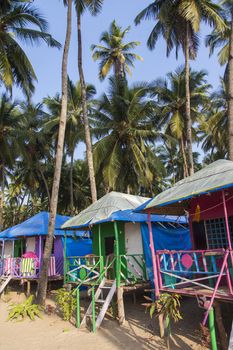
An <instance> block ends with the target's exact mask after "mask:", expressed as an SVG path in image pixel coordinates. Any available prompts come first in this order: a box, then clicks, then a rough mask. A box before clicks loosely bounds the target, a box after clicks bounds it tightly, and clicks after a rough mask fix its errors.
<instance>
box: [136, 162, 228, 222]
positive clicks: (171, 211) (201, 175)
mask: <svg viewBox="0 0 233 350" xmlns="http://www.w3.org/2000/svg"><path fill="white" fill-rule="evenodd" d="M232 186H233V162H232V161H230V160H224V159H220V160H217V161H216V162H213V163H211V164H210V165H207V166H205V167H204V168H203V169H201V170H199V171H197V172H196V173H195V174H194V175H192V176H189V177H187V178H185V179H183V180H181V181H179V182H177V183H176V184H175V185H174V186H173V187H171V188H169V189H167V190H166V191H164V192H162V193H160V194H159V195H157V196H155V197H154V198H153V199H151V200H149V201H148V202H147V203H145V204H143V205H141V206H139V207H138V208H137V210H136V211H148V210H150V211H151V212H152V213H156V214H167V215H184V213H185V210H187V209H188V207H189V202H190V200H191V198H193V197H195V196H199V195H202V194H206V193H210V192H215V191H219V190H221V189H224V188H229V187H232Z"/></svg>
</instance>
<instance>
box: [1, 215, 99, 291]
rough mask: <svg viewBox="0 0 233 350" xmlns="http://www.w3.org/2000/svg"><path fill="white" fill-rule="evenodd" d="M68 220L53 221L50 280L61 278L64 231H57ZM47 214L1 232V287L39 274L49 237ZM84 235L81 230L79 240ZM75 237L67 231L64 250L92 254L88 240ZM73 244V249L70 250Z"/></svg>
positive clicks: (61, 217) (36, 216) (58, 217)
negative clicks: (47, 237)
mask: <svg viewBox="0 0 233 350" xmlns="http://www.w3.org/2000/svg"><path fill="white" fill-rule="evenodd" d="M68 219H69V217H68V216H62V215H57V216H56V222H55V232H54V244H53V248H52V255H51V257H50V265H49V271H48V275H49V280H58V279H63V262H64V257H63V252H64V241H65V240H64V231H62V230H60V227H61V225H62V224H64V222H65V221H67V220H68ZM48 223H49V213H48V212H40V213H38V214H36V215H35V216H33V217H31V218H29V219H27V220H26V221H24V222H22V223H21V224H18V225H16V226H13V227H10V228H8V229H6V230H5V231H2V232H0V240H1V242H2V245H1V247H2V249H1V259H0V277H1V280H2V285H1V286H0V290H1V291H3V289H4V288H5V287H4V288H3V286H6V285H7V284H8V283H9V282H10V280H12V279H18V280H24V281H25V280H27V281H29V280H37V279H38V278H39V274H40V268H41V261H42V255H43V250H44V245H45V240H46V235H47V234H48ZM84 235H85V232H82V231H80V232H79V234H78V236H79V237H82V236H84ZM76 236H77V235H76ZM83 242H84V241H83V240H82V242H81V241H80V240H79V239H77V238H75V237H74V233H73V232H72V231H70V232H69V233H68V237H67V238H66V243H67V247H66V248H65V249H68V251H70V249H73V248H74V247H75V248H76V250H77V251H79V252H80V254H83V253H84V254H87V253H91V250H92V248H91V247H92V244H91V240H90V239H89V240H85V243H83ZM71 245H72V248H71Z"/></svg>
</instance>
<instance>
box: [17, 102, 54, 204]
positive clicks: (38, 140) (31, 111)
mask: <svg viewBox="0 0 233 350" xmlns="http://www.w3.org/2000/svg"><path fill="white" fill-rule="evenodd" d="M19 118H20V121H19V130H18V143H19V146H20V151H19V152H20V157H19V160H18V162H17V165H18V166H19V165H20V166H19V168H20V171H19V180H20V181H22V183H24V184H25V183H26V184H27V188H28V189H29V190H30V192H31V193H32V195H33V194H34V195H37V193H36V190H37V188H38V187H39V186H40V184H41V182H42V183H43V185H44V188H45V191H46V195H47V200H48V207H49V205H50V188H49V185H48V181H47V179H46V176H45V174H44V173H45V171H46V167H47V164H48V163H49V162H50V161H51V159H52V152H51V149H52V142H51V141H48V140H49V138H47V135H46V133H44V132H43V124H44V121H45V120H46V118H47V114H46V113H45V112H44V111H43V108H42V104H41V103H38V104H35V105H34V104H33V103H31V102H26V103H25V102H23V103H21V104H20V115H19ZM26 179H27V180H26ZM25 180H26V181H25ZM48 207H47V208H46V210H48Z"/></svg>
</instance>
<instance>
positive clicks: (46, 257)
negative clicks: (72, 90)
mask: <svg viewBox="0 0 233 350" xmlns="http://www.w3.org/2000/svg"><path fill="white" fill-rule="evenodd" d="M64 4H65V5H66V6H67V28H66V39H65V45H64V52H63V59H62V73H61V76H62V100H61V115H60V124H59V133H58V141H57V151H56V161H55V170H54V178H53V187H52V196H51V205H50V216H49V228H48V235H47V237H46V242H45V247H44V253H43V261H42V267H41V274H40V279H39V283H38V293H37V302H38V304H42V305H43V304H44V302H45V298H46V292H47V281H48V268H49V261H50V255H51V251H52V246H53V236H54V226H55V220H56V214H57V203H58V193H59V185H60V178H61V167H62V158H63V148H64V139H65V130H66V117H67V104H68V86H67V65H68V56H69V47H70V38H71V25H72V0H64Z"/></svg>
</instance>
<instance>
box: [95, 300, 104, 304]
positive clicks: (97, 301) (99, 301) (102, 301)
mask: <svg viewBox="0 0 233 350" xmlns="http://www.w3.org/2000/svg"><path fill="white" fill-rule="evenodd" d="M96 303H103V304H104V303H105V300H104V299H98V300H96Z"/></svg>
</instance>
